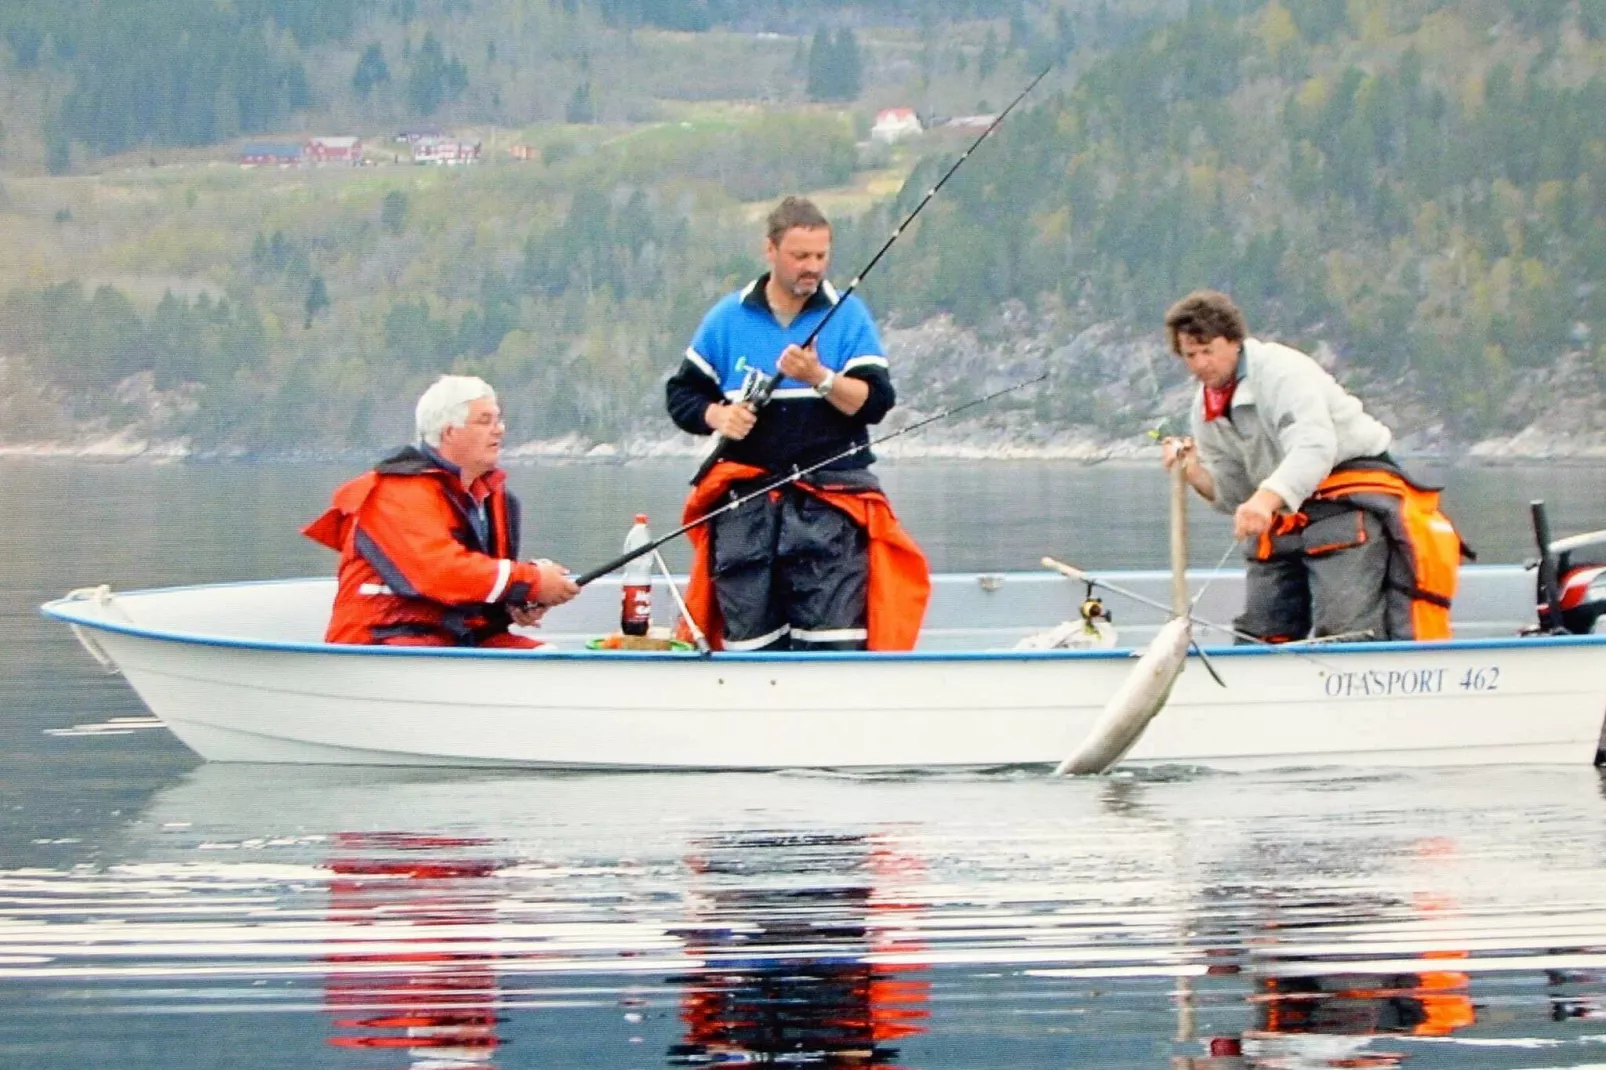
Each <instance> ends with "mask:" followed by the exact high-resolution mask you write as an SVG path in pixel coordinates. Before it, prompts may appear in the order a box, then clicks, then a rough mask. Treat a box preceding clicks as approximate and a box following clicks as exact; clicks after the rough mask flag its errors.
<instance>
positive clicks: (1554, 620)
mask: <svg viewBox="0 0 1606 1070" xmlns="http://www.w3.org/2000/svg"><path fill="white" fill-rule="evenodd" d="M1529 510H1530V511H1531V512H1532V514H1533V522H1534V539H1535V541H1536V542H1538V544H1539V560H1538V562H1537V564H1538V566H1539V581H1538V591H1537V595H1538V605H1539V630H1540V631H1541V632H1570V633H1572V634H1575V635H1585V634H1587V633H1589V632H1593V631H1603V632H1606V531H1590V532H1586V533H1584V534H1582V535H1569V536H1568V537H1567V538H1565V539H1555V540H1552V539H1551V537H1550V520H1549V518H1548V517H1546V515H1545V503H1544V502H1537V501H1536V502H1531V503H1530V504H1529Z"/></svg>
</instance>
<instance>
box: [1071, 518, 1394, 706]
mask: <svg viewBox="0 0 1606 1070" xmlns="http://www.w3.org/2000/svg"><path fill="white" fill-rule="evenodd" d="M1233 545H1235V546H1236V545H1237V544H1236V543H1234V544H1233ZM1042 564H1043V567H1044V568H1046V569H1051V570H1053V571H1055V572H1058V573H1059V574H1060V575H1062V576H1065V577H1067V578H1069V579H1073V580H1080V581H1081V582H1082V583H1085V584H1087V585H1088V586H1089V587H1102V588H1104V589H1105V590H1106V591H1111V592H1113V593H1115V594H1118V595H1121V596H1122V597H1125V598H1130V599H1132V601H1134V602H1141V603H1142V604H1143V605H1146V606H1151V607H1153V608H1154V609H1158V610H1160V612H1162V613H1170V612H1171V607H1170V606H1168V605H1166V604H1165V603H1164V602H1162V601H1160V600H1159V599H1157V598H1150V597H1149V596H1147V595H1143V594H1139V593H1138V592H1136V591H1134V590H1132V588H1130V587H1123V586H1121V585H1120V584H1118V583H1112V582H1110V581H1109V580H1106V579H1103V578H1102V577H1099V576H1094V575H1093V574H1091V573H1088V572H1084V571H1082V570H1081V569H1079V568H1077V567H1076V566H1075V565H1067V564H1066V563H1065V562H1063V561H1058V560H1055V559H1054V558H1052V557H1045V558H1043V560H1042ZM1219 570H1220V566H1219V565H1218V566H1217V571H1219ZM1211 581H1212V582H1214V577H1211ZM1200 593H1201V594H1202V593H1203V592H1202V591H1201V592H1200ZM1197 602H1198V599H1197V598H1195V599H1194V600H1193V604H1196V603H1197ZM1189 609H1190V612H1189V613H1188V619H1189V620H1192V621H1196V622H1197V623H1199V624H1203V625H1204V626H1205V627H1206V628H1211V629H1214V630H1215V631H1218V632H1225V633H1227V634H1228V635H1230V636H1232V637H1233V638H1234V639H1238V640H1241V641H1243V642H1245V643H1253V644H1255V645H1257V646H1264V647H1270V648H1272V649H1273V650H1282V651H1287V652H1288V653H1289V654H1291V655H1292V656H1294V657H1296V658H1304V659H1305V660H1307V661H1310V662H1312V663H1314V664H1316V665H1319V666H1321V667H1322V668H1323V669H1326V670H1328V671H1329V672H1336V671H1337V670H1336V669H1335V668H1334V667H1333V666H1331V665H1329V664H1327V663H1326V662H1324V661H1322V660H1321V659H1320V658H1314V657H1311V656H1310V655H1309V654H1307V653H1305V648H1308V647H1312V646H1316V645H1319V643H1320V640H1310V639H1296V640H1294V641H1293V642H1289V643H1272V642H1268V641H1267V640H1265V639H1263V638H1261V637H1260V636H1258V635H1250V634H1249V633H1248V632H1241V631H1239V630H1238V629H1236V628H1233V627H1230V626H1228V625H1226V624H1217V623H1216V622H1215V621H1213V620H1206V619H1204V618H1203V617H1196V616H1194V615H1193V613H1192V612H1191V609H1192V604H1190V606H1189ZM1371 637H1372V633H1371V632H1365V633H1357V634H1356V635H1355V636H1353V638H1357V639H1362V638H1365V639H1370V638H1371ZM1326 638H1327V641H1328V642H1333V641H1334V640H1335V639H1337V638H1340V637H1326ZM1342 638H1345V639H1348V638H1351V636H1349V635H1345V636H1343V637H1342ZM1193 649H1194V650H1195V651H1197V652H1198V653H1199V656H1200V657H1201V658H1203V657H1204V651H1203V650H1202V649H1200V647H1199V645H1198V644H1197V643H1195V644H1193ZM1206 667H1207V668H1209V665H1208V662H1207V663H1206ZM1210 675H1211V676H1215V677H1216V682H1217V683H1218V684H1222V686H1223V687H1225V686H1226V684H1224V683H1222V680H1221V677H1219V676H1216V672H1215V670H1214V669H1211V670H1210Z"/></svg>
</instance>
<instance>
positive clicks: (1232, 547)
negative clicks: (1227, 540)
mask: <svg viewBox="0 0 1606 1070" xmlns="http://www.w3.org/2000/svg"><path fill="white" fill-rule="evenodd" d="M1242 542H1243V540H1242V539H1233V540H1232V543H1231V544H1230V545H1229V546H1228V547H1227V552H1226V553H1224V554H1222V555H1221V560H1220V561H1217V562H1216V567H1215V569H1214V570H1212V571H1211V573H1210V578H1209V579H1207V580H1205V582H1204V586H1203V587H1201V588H1199V593H1198V594H1196V595H1194V596H1193V598H1192V599H1190V600H1189V602H1188V608H1189V609H1190V610H1191V609H1193V607H1194V606H1197V605H1198V604H1199V599H1201V598H1203V597H1204V595H1205V592H1206V591H1208V590H1210V585H1211V584H1212V583H1215V582H1216V580H1217V579H1218V578H1219V577H1220V576H1221V569H1222V566H1223V565H1225V564H1226V563H1227V558H1229V557H1231V556H1232V552H1233V551H1234V550H1236V549H1238V545H1239V544H1240V543H1242ZM1190 616H1191V614H1190Z"/></svg>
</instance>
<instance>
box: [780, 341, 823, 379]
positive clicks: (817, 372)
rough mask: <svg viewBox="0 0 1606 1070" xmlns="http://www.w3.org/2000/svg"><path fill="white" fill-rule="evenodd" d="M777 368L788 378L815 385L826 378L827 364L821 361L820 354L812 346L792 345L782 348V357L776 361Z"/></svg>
mask: <svg viewBox="0 0 1606 1070" xmlns="http://www.w3.org/2000/svg"><path fill="white" fill-rule="evenodd" d="M775 370H776V371H778V372H780V373H781V374H782V375H784V376H786V377H787V378H788V379H796V380H798V381H799V382H803V383H808V384H809V385H810V386H814V385H815V384H817V383H818V382H819V381H820V380H821V379H824V378H825V365H824V364H821V363H820V355H819V354H818V353H816V352H815V351H814V348H813V347H812V346H811V347H809V348H808V349H804V348H803V347H802V346H800V345H790V346H787V347H786V348H785V349H783V350H781V359H780V360H777V361H776V362H775Z"/></svg>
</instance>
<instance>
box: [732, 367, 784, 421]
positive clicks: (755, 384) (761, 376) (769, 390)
mask: <svg viewBox="0 0 1606 1070" xmlns="http://www.w3.org/2000/svg"><path fill="white" fill-rule="evenodd" d="M778 382H780V376H779V375H772V374H770V373H769V372H766V371H763V370H762V369H759V368H755V367H753V366H752V365H751V364H749V365H748V366H747V369H746V371H744V372H743V373H742V395H741V399H740V400H741V403H742V404H744V405H747V406H749V407H751V408H752V409H753V410H754V411H755V412H756V411H757V410H759V409H762V408H763V407H764V406H765V405H767V404H768V403H769V400H770V395H771V394H773V393H775V384H776V383H778Z"/></svg>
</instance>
